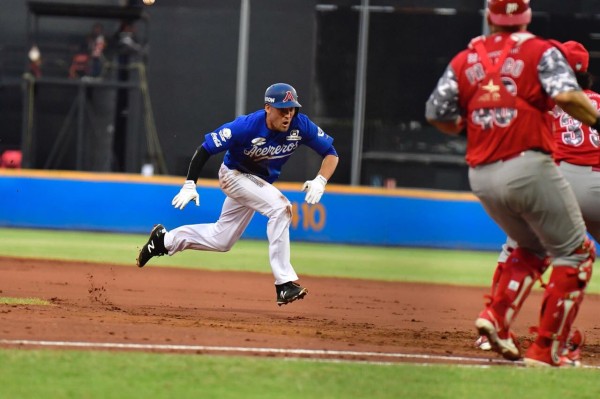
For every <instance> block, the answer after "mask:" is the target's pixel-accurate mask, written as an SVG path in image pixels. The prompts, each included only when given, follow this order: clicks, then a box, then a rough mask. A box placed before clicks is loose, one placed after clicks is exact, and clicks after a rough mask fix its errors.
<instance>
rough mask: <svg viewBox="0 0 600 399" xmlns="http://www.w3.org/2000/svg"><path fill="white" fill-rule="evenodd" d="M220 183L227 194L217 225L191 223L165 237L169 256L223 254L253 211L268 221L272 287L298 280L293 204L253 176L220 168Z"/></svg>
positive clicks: (242, 230)
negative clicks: (292, 254) (292, 234)
mask: <svg viewBox="0 0 600 399" xmlns="http://www.w3.org/2000/svg"><path fill="white" fill-rule="evenodd" d="M219 183H220V185H221V189H222V190H223V192H224V193H225V194H226V195H227V198H226V199H225V202H224V203H223V208H222V210H221V216H219V220H217V222H216V223H206V224H194V225H186V226H181V227H178V228H176V229H173V230H171V231H169V232H167V234H166V235H165V247H166V249H167V250H168V251H169V255H174V254H175V253H177V252H180V251H183V250H186V249H195V250H198V251H218V252H226V251H229V250H230V249H231V247H233V244H235V243H236V242H237V240H238V239H239V238H240V237H241V235H242V233H243V232H244V230H245V229H246V227H247V226H248V223H250V221H251V220H252V216H253V215H254V212H259V213H260V214H262V215H264V216H266V217H268V218H269V221H268V223H267V237H268V239H269V260H270V263H271V270H272V271H273V276H274V277H275V284H283V283H286V282H288V281H295V280H298V276H297V275H296V272H295V271H294V268H293V267H292V264H291V263H290V232H289V227H290V223H291V221H292V204H291V203H290V201H289V200H288V199H287V198H286V197H285V196H284V195H283V194H282V193H281V191H279V190H278V189H277V188H275V186H273V185H272V184H269V183H268V182H266V181H264V180H263V179H261V178H259V177H256V176H254V175H249V174H245V173H242V172H239V171H237V170H232V169H229V168H227V167H226V166H225V165H221V168H220V169H219Z"/></svg>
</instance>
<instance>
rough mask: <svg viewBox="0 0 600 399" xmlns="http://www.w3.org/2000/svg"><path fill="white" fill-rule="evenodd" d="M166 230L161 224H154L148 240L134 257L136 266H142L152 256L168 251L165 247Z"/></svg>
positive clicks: (164, 253)
mask: <svg viewBox="0 0 600 399" xmlns="http://www.w3.org/2000/svg"><path fill="white" fill-rule="evenodd" d="M166 232H167V230H166V229H165V226H163V225H162V224H157V225H156V226H154V228H153V229H152V231H151V232H150V238H149V239H148V242H146V244H144V246H143V247H142V249H140V252H139V253H138V257H137V259H136V262H137V265H138V267H144V265H145V264H146V263H148V261H149V260H150V259H152V257H154V256H163V255H166V254H167V253H168V251H167V250H166V248H165V233H166Z"/></svg>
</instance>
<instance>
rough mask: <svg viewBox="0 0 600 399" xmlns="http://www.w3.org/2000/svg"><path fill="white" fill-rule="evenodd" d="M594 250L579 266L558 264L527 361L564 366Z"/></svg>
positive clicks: (546, 294)
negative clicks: (568, 339)
mask: <svg viewBox="0 0 600 399" xmlns="http://www.w3.org/2000/svg"><path fill="white" fill-rule="evenodd" d="M593 259H594V253H593V251H591V252H590V255H589V256H588V258H587V259H585V260H584V261H582V262H581V263H580V264H579V265H578V266H577V267H572V266H558V265H555V266H554V267H553V270H552V274H551V275H550V281H548V285H547V286H546V291H545V292H544V299H543V301H542V309H541V312H540V322H539V326H538V328H537V334H538V336H537V338H536V340H535V342H534V344H533V345H532V347H531V348H530V349H531V350H530V351H527V354H526V355H525V363H526V364H528V365H538V364H542V363H545V364H547V365H550V366H561V365H563V363H564V360H563V356H562V355H563V354H564V350H565V347H566V345H567V338H568V337H569V333H570V331H571V326H572V325H573V322H574V321H575V318H576V317H577V313H578V312H579V308H580V306H581V303H582V302H583V297H584V294H585V288H586V286H587V284H588V282H589V281H590V278H591V277H592V264H593Z"/></svg>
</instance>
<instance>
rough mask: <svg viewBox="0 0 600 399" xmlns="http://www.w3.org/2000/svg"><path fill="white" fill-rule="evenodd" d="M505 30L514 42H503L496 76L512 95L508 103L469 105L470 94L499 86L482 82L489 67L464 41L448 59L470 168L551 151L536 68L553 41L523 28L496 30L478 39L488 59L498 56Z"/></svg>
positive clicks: (545, 100)
mask: <svg viewBox="0 0 600 399" xmlns="http://www.w3.org/2000/svg"><path fill="white" fill-rule="evenodd" d="M511 35H512V38H514V39H516V40H515V41H516V43H515V44H514V45H512V47H510V45H508V46H506V47H507V50H506V51H508V53H507V54H506V56H505V60H504V62H503V64H502V67H501V68H500V69H499V78H500V79H501V81H502V83H503V84H504V86H505V88H506V90H507V91H508V93H510V95H512V96H514V99H512V101H513V103H514V104H515V105H514V107H501V108H491V107H478V106H477V104H474V102H473V101H472V100H473V99H474V96H481V94H480V93H482V92H484V93H485V92H486V91H487V92H488V93H491V94H492V95H493V94H494V92H498V91H499V85H498V84H494V83H493V82H492V81H491V80H489V81H488V76H489V75H487V73H488V72H489V71H487V70H486V68H484V66H483V65H484V63H483V62H482V60H481V59H480V56H479V55H478V54H477V52H476V51H475V49H474V48H472V47H471V46H470V47H469V48H468V49H466V50H464V51H462V52H460V53H459V54H458V55H456V57H454V59H453V60H452V61H451V63H450V66H451V68H452V69H453V70H454V71H455V73H456V78H457V81H458V93H459V94H458V103H459V106H460V108H461V109H462V110H463V118H464V119H465V120H466V124H467V154H466V160H467V163H468V164H469V165H470V166H472V167H473V166H477V165H482V164H488V163H492V162H496V161H499V160H503V159H507V158H510V157H511V156H514V155H516V154H518V153H520V152H522V151H525V150H530V149H535V150H539V151H543V152H547V153H552V151H553V148H554V145H553V139H552V134H551V131H550V129H549V126H548V123H547V120H546V121H545V120H544V118H545V115H544V114H546V113H547V112H548V111H549V110H550V109H551V107H552V105H551V104H552V101H551V98H550V96H549V95H548V94H546V91H545V90H544V87H543V86H542V83H541V82H540V72H539V71H538V65H540V63H543V60H542V56H543V55H544V53H545V52H546V51H547V50H548V49H550V48H551V47H553V46H552V44H551V43H550V42H548V41H547V40H544V39H541V38H538V37H536V36H533V35H532V34H530V33H528V32H519V33H517V34H514V33H513V34H511V33H507V32H502V33H497V34H494V35H491V36H488V37H486V38H481V40H482V41H483V45H484V47H485V51H487V54H488V57H489V59H490V60H491V62H492V63H494V62H496V61H497V60H498V58H499V57H500V56H501V53H502V52H503V49H504V48H505V42H506V41H507V40H511ZM509 49H510V50H509ZM502 90H504V88H502ZM479 104H480V103H479Z"/></svg>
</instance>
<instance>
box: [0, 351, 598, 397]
mask: <svg viewBox="0 0 600 399" xmlns="http://www.w3.org/2000/svg"><path fill="white" fill-rule="evenodd" d="M0 364H2V373H0V387H2V388H1V390H0V392H1V393H2V395H1V396H2V397H6V398H13V399H19V398H42V397H52V398H54V399H62V398H65V399H66V398H89V399H94V398H102V399H110V398H153V399H160V398H215V399H217V398H218V399H229V398H231V399H234V398H245V399H252V398H256V399H271V398H272V399H281V398H282V397H285V398H320V399H328V398H332V399H333V398H353V399H355V398H368V399H379V398H380V399H397V398H415V399H416V398H419V399H429V398H452V399H456V398H479V399H485V398H490V399H498V398H511V397H515V398H517V397H524V396H523V395H525V394H526V397H532V398H538V397H539V398H561V399H569V398H573V399H575V398H577V399H586V398H590V399H591V398H594V399H595V398H597V395H598V391H597V389H598V388H597V381H596V380H597V378H596V377H597V375H598V372H597V371H596V370H585V369H578V370H540V369H537V370H534V369H521V368H514V367H502V366H500V367H492V368H476V367H456V366H440V365H437V366H432V365H430V366H419V365H417V366H415V365H409V364H394V365H383V364H359V363H339V362H337V363H336V362H316V361H310V360H281V359H266V358H245V357H215V356H205V355H176V354H151V353H107V352H101V351H98V352H95V351H90V352H81V351H38V350H26V351H25V350H13V349H5V350H0ZM32 376H35V378H32ZM508 382H510V383H508ZM574 387H576V389H575V388H574Z"/></svg>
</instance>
